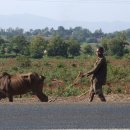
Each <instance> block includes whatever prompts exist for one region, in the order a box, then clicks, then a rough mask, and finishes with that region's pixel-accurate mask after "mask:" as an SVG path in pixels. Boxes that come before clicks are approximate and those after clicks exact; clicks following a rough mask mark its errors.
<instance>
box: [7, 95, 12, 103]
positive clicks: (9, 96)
mask: <svg viewBox="0 0 130 130" xmlns="http://www.w3.org/2000/svg"><path fill="white" fill-rule="evenodd" d="M8 98H9V102H13V95H12V94H8Z"/></svg>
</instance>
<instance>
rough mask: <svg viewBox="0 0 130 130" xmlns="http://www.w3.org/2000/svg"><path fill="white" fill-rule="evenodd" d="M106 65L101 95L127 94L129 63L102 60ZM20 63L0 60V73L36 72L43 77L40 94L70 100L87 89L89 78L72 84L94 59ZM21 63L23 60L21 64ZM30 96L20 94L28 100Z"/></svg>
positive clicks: (80, 58)
mask: <svg viewBox="0 0 130 130" xmlns="http://www.w3.org/2000/svg"><path fill="white" fill-rule="evenodd" d="M106 58H107V62H108V75H107V84H106V85H105V86H104V93H105V94H107V95H109V94H130V62H129V59H128V58H122V59H117V58H114V57H106ZM28 62H29V65H28V63H26V64H27V65H26V64H24V65H23V61H22V60H21V61H20V60H17V59H15V58H4V59H0V71H1V73H2V72H8V73H10V74H18V73H28V72H37V73H38V74H42V75H45V76H46V80H45V85H44V91H45V93H46V94H47V95H49V96H59V97H70V96H79V95H82V94H83V93H85V92H86V91H88V90H89V87H90V79H89V78H87V77H84V78H82V79H80V78H78V79H77V84H76V85H72V84H73V83H74V81H75V79H76V77H77V75H78V73H79V72H80V71H81V72H87V71H88V70H90V69H91V68H92V67H93V64H94V62H95V57H87V56H82V57H81V56H80V57H77V58H73V59H72V58H70V59H63V58H61V57H55V58H48V57H44V58H42V59H31V61H30V59H29V61H28ZM24 63H25V61H24ZM30 94H31V93H28V94H26V95H24V96H25V97H29V96H30Z"/></svg>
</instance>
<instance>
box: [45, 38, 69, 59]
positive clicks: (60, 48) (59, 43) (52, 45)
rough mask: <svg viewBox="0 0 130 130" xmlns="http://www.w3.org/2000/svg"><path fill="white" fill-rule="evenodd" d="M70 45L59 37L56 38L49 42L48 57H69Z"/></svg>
mask: <svg viewBox="0 0 130 130" xmlns="http://www.w3.org/2000/svg"><path fill="white" fill-rule="evenodd" d="M67 50H68V44H66V43H65V42H64V41H63V40H62V39H61V38H60V37H59V36H54V37H52V38H51V40H50V41H49V44H48V47H47V52H48V56H63V57H67V56H68V54H67Z"/></svg>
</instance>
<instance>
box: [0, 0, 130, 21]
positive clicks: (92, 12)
mask: <svg viewBox="0 0 130 130" xmlns="http://www.w3.org/2000/svg"><path fill="white" fill-rule="evenodd" d="M5 14H6V15H12V14H34V15H38V16H44V17H48V18H52V19H54V20H67V21H68V20H69V21H70V20H71V21H73V20H76V21H94V22H96V21H107V22H113V21H126V22H130V0H0V15H5Z"/></svg>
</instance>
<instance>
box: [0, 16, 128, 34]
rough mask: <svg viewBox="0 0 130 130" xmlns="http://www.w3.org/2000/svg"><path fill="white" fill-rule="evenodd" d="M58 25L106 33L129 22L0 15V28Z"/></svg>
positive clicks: (118, 28)
mask: <svg viewBox="0 0 130 130" xmlns="http://www.w3.org/2000/svg"><path fill="white" fill-rule="evenodd" d="M58 26H63V27H64V28H70V27H72V28H74V27H77V26H81V27H83V28H87V29H89V30H90V31H92V32H93V31H95V30H96V29H100V28H101V29H102V31H103V32H107V33H108V32H114V31H121V30H125V29H128V28H130V22H118V21H117V22H85V21H56V20H54V19H50V18H46V17H41V16H36V15H30V14H18V15H0V28H3V29H6V28H9V27H12V28H16V27H20V28H23V29H25V30H29V29H42V28H45V27H49V28H51V27H53V28H55V29H56V28H57V27H58Z"/></svg>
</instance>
